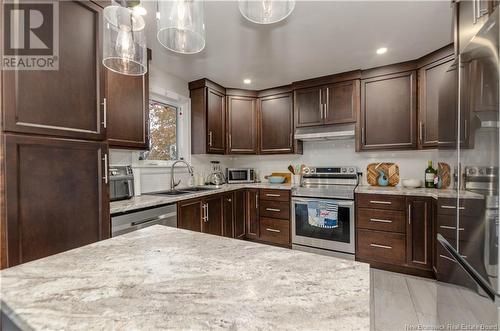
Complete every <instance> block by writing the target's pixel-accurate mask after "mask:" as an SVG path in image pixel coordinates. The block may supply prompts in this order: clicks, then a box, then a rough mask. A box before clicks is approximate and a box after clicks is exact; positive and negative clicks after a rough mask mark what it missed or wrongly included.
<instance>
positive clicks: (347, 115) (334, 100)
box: [323, 80, 360, 124]
mask: <svg viewBox="0 0 500 331" xmlns="http://www.w3.org/2000/svg"><path fill="white" fill-rule="evenodd" d="M359 89H360V82H359V80H354V81H347V82H341V83H336V84H332V85H329V86H327V87H325V88H324V89H323V95H325V93H326V96H324V100H325V102H326V106H325V115H324V117H325V124H341V123H355V122H356V119H357V115H358V110H359Z"/></svg>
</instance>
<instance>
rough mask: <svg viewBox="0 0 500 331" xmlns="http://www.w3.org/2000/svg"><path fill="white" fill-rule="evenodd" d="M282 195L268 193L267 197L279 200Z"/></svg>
mask: <svg viewBox="0 0 500 331" xmlns="http://www.w3.org/2000/svg"><path fill="white" fill-rule="evenodd" d="M280 196H281V194H274V193H266V197H277V198H279V197H280Z"/></svg>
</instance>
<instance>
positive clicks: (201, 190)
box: [181, 186, 215, 192]
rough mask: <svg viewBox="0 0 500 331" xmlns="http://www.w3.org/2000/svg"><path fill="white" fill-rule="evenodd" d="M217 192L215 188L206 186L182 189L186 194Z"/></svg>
mask: <svg viewBox="0 0 500 331" xmlns="http://www.w3.org/2000/svg"><path fill="white" fill-rule="evenodd" d="M212 190H215V188H213V187H205V186H196V187H187V188H183V189H181V191H184V192H203V191H212Z"/></svg>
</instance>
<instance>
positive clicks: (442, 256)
mask: <svg viewBox="0 0 500 331" xmlns="http://www.w3.org/2000/svg"><path fill="white" fill-rule="evenodd" d="M439 257H440V258H442V259H446V260H449V261H451V262H453V263H457V262H456V261H455V260H454V259H452V258H451V257H448V256H446V255H442V254H439Z"/></svg>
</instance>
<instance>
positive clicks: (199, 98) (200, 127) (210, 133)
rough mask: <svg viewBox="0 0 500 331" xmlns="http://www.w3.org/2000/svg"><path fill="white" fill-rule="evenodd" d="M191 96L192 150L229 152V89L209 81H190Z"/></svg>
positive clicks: (214, 152)
mask: <svg viewBox="0 0 500 331" xmlns="http://www.w3.org/2000/svg"><path fill="white" fill-rule="evenodd" d="M189 89H190V95H191V152H192V153H193V154H224V153H225V151H226V118H225V116H226V103H225V101H226V100H225V99H226V96H225V93H226V89H225V88H223V87H222V86H220V85H218V84H216V83H214V82H212V81H210V80H208V79H200V80H197V81H193V82H190V83H189Z"/></svg>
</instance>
